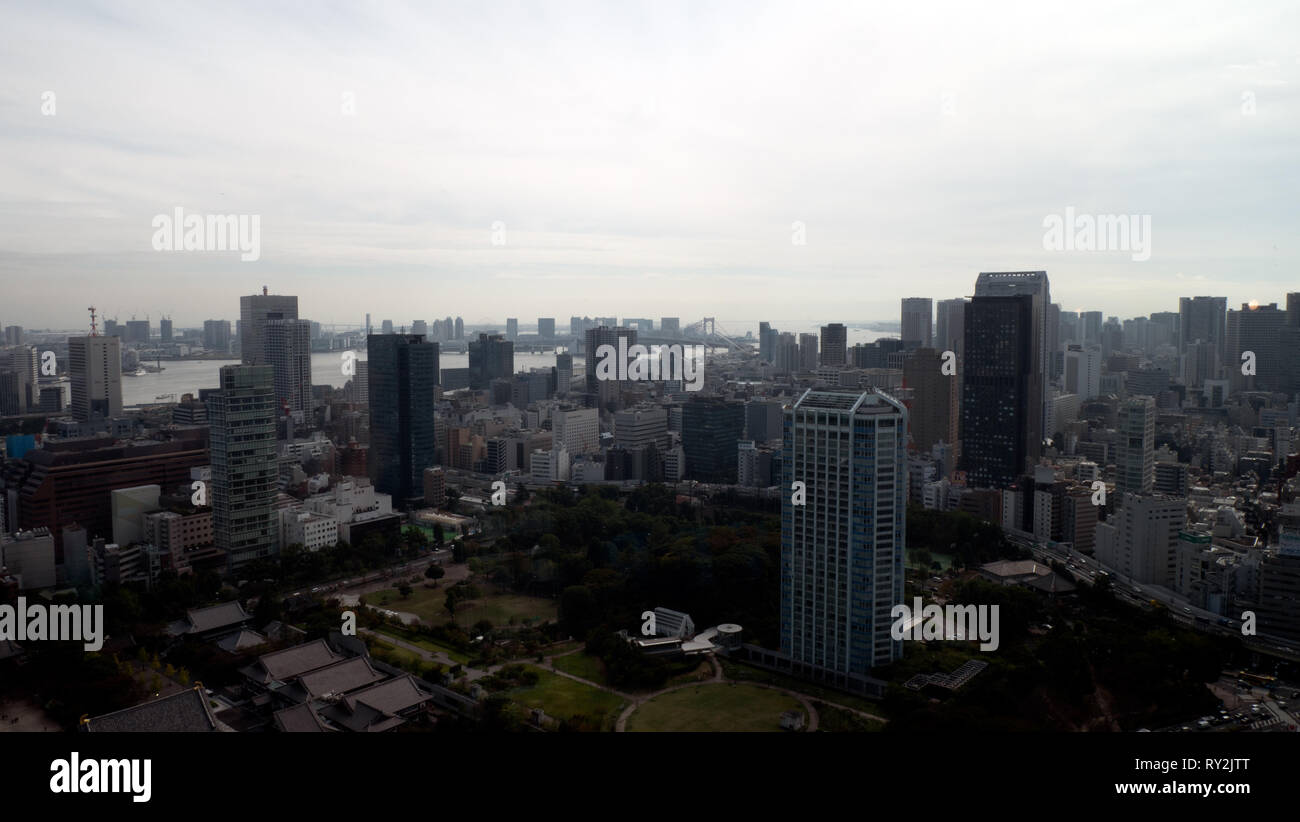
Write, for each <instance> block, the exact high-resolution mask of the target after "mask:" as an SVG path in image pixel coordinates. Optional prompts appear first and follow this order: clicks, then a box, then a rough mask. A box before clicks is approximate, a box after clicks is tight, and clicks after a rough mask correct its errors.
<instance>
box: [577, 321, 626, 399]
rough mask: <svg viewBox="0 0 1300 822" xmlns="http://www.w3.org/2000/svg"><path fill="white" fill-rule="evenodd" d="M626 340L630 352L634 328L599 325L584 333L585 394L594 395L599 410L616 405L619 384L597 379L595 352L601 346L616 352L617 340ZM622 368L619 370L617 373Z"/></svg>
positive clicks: (613, 381)
mask: <svg viewBox="0 0 1300 822" xmlns="http://www.w3.org/2000/svg"><path fill="white" fill-rule="evenodd" d="M620 337H622V338H625V339H626V340H627V343H626V345H627V348H628V350H631V348H632V346H634V345H636V329H635V328H616V327H614V326H610V325H603V324H602V325H599V326H596V327H595V328H588V329H587V332H586V340H585V341H584V343H585V348H586V357H587V373H586V380H587V393H589V394H596V395H597V397H598V400H597V401H598V402H599V404H600V407H601V408H606V407H608V406H609V405H611V404H614V405H617V403H618V399H619V394H620V391H619V383H618V382H617V381H616V380H602V379H599V378H598V377H597V374H596V363H597V362H598V361H599V360H598V359H597V352H598V351H599V350H600V347H601V346H603V345H608V346H612V347H613V350H614V351H615V352H617V351H618V341H619V338H620ZM619 372H622V368H620V369H619V371H618V372H616V373H619Z"/></svg>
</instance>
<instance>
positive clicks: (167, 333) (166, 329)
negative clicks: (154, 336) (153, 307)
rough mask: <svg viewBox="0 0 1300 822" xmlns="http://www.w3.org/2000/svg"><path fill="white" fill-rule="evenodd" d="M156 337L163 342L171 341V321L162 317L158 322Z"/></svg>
mask: <svg viewBox="0 0 1300 822" xmlns="http://www.w3.org/2000/svg"><path fill="white" fill-rule="evenodd" d="M158 336H159V338H160V339H161V340H162V341H163V342H165V343H166V342H171V341H172V321H171V319H170V318H168V317H163V318H162V319H161V320H159V321H158Z"/></svg>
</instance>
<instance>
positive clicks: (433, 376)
mask: <svg viewBox="0 0 1300 822" xmlns="http://www.w3.org/2000/svg"><path fill="white" fill-rule="evenodd" d="M483 336H487V335H483ZM368 344H369V351H370V353H369V357H368V360H367V361H368V364H369V368H368V369H367V370H368V376H369V380H370V454H369V457H368V463H369V468H370V477H371V479H372V480H373V481H374V486H375V489H376V490H377V491H379V492H380V493H384V494H390V495H392V497H393V503H394V504H395V505H398V506H402V507H405V506H407V505H408V504H409V503H410V501H411V500H413V499H415V498H418V497H420V496H421V495H422V492H423V474H424V469H426V468H428V467H430V466H432V465H434V464H435V463H436V462H437V453H436V451H437V447H438V444H437V436H436V432H435V425H434V390H435V386H437V384H438V344H437V343H434V342H426V341H425V339H424V338H423V337H421V336H418V335H415V334H375V335H371V337H370V339H369V342H368ZM505 344H506V345H510V343H505Z"/></svg>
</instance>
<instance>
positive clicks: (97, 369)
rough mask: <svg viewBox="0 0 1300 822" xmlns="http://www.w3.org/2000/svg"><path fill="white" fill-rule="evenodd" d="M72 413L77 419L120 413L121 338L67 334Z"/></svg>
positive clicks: (97, 417) (98, 417)
mask: <svg viewBox="0 0 1300 822" xmlns="http://www.w3.org/2000/svg"><path fill="white" fill-rule="evenodd" d="M68 378H69V379H70V380H71V388H72V403H71V410H72V416H74V417H76V418H77V420H79V421H81V422H90V421H91V420H95V419H107V418H110V417H120V416H122V341H121V339H120V338H118V337H69V338H68Z"/></svg>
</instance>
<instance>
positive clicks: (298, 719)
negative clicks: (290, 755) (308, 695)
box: [275, 705, 329, 734]
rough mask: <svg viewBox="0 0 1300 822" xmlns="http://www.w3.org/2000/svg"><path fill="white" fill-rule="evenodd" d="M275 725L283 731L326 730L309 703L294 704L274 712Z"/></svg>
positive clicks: (312, 731)
mask: <svg viewBox="0 0 1300 822" xmlns="http://www.w3.org/2000/svg"><path fill="white" fill-rule="evenodd" d="M275 726H276V727H277V728H279V729H280V730H281V731H284V732H285V733H291V734H295V733H318V732H321V731H327V730H329V729H328V728H326V727H325V725H324V723H322V722H321V721H320V717H318V716H317V715H316V711H315V710H313V709H312V707H311V706H310V705H294V706H293V707H292V708H285V709H284V710H281V711H276V712H275Z"/></svg>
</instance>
